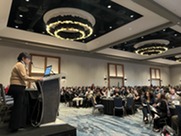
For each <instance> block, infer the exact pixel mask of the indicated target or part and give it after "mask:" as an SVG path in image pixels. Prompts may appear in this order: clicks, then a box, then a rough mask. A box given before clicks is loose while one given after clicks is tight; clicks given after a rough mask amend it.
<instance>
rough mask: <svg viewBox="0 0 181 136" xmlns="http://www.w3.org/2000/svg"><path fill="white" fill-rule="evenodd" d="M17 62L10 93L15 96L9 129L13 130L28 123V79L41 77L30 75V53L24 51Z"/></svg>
mask: <svg viewBox="0 0 181 136" xmlns="http://www.w3.org/2000/svg"><path fill="white" fill-rule="evenodd" d="M17 61H18V62H17V63H16V64H15V65H14V67H13V69H12V72H11V77H10V87H9V91H8V94H9V95H12V97H13V98H14V105H13V108H12V113H11V118H10V122H9V129H10V131H11V132H15V131H18V129H19V128H24V127H25V125H26V121H27V119H26V114H27V113H26V110H24V109H26V108H25V88H26V81H31V82H33V81H37V80H41V78H35V77H30V76H29V75H28V65H29V63H30V61H31V57H30V55H29V54H28V53H26V52H22V53H20V54H19V56H18V58H17Z"/></svg>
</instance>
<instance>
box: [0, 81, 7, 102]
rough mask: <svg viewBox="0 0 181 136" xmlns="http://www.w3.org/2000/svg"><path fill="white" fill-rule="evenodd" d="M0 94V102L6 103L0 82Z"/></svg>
mask: <svg viewBox="0 0 181 136" xmlns="http://www.w3.org/2000/svg"><path fill="white" fill-rule="evenodd" d="M0 95H1V98H2V103H3V104H6V99H5V91H4V88H3V85H2V84H0Z"/></svg>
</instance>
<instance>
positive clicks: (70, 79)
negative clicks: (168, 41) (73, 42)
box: [0, 44, 170, 86]
mask: <svg viewBox="0 0 181 136" xmlns="http://www.w3.org/2000/svg"><path fill="white" fill-rule="evenodd" d="M22 51H26V52H29V53H35V54H43V55H51V56H60V57H61V73H62V75H63V76H65V77H66V80H64V81H63V80H62V81H61V85H62V86H87V85H91V84H92V83H94V84H95V85H96V86H97V85H98V86H107V82H106V81H105V80H104V77H105V76H107V63H117V64H123V65H124V73H125V77H126V78H127V82H125V85H129V86H135V85H149V84H150V82H149V81H148V79H149V78H150V73H149V69H150V67H155V68H160V70H161V79H162V85H168V84H170V70H169V67H160V66H159V67H158V66H153V65H146V64H138V63H128V62H122V61H109V60H103V59H95V58H88V57H80V56H72V55H65V54H59V53H53V52H51V53H50V52H43V51H37V49H36V48H35V49H25V48H24V49H23V48H16V47H12V46H4V45H2V44H0V67H1V70H0V83H3V84H4V85H5V86H6V85H8V84H9V78H10V74H11V69H12V67H13V65H14V64H15V62H16V58H17V56H18V54H19V53H20V52H22Z"/></svg>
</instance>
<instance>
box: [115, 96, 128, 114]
mask: <svg viewBox="0 0 181 136" xmlns="http://www.w3.org/2000/svg"><path fill="white" fill-rule="evenodd" d="M116 110H119V111H121V112H122V114H121V115H122V116H124V115H125V109H124V105H123V100H122V98H121V97H115V98H114V108H113V115H115V112H116Z"/></svg>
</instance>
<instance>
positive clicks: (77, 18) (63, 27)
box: [43, 8, 95, 41]
mask: <svg viewBox="0 0 181 136" xmlns="http://www.w3.org/2000/svg"><path fill="white" fill-rule="evenodd" d="M43 19H44V22H45V24H46V31H47V33H48V34H50V35H52V36H54V37H56V38H59V39H62V40H72V41H74V40H82V39H86V38H88V37H89V36H91V35H92V33H93V26H94V25H95V18H94V17H93V16H92V15H91V14H90V13H88V12H86V11H83V10H80V9H76V8H57V9H53V10H50V11H48V12H46V13H45V15H44V17H43Z"/></svg>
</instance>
